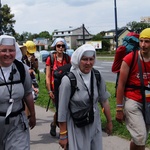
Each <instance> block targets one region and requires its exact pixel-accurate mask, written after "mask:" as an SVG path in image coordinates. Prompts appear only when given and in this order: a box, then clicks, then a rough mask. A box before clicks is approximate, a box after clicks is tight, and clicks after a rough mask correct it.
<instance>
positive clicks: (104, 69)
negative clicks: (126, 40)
mask: <svg viewBox="0 0 150 150" xmlns="http://www.w3.org/2000/svg"><path fill="white" fill-rule="evenodd" d="M112 63H113V62H110V61H96V63H95V65H94V68H96V69H98V70H99V71H100V72H101V74H102V76H103V78H104V80H105V81H107V82H114V83H115V81H116V74H114V73H112V71H111V66H112ZM44 67H45V63H42V62H39V69H40V71H41V72H43V70H44Z"/></svg>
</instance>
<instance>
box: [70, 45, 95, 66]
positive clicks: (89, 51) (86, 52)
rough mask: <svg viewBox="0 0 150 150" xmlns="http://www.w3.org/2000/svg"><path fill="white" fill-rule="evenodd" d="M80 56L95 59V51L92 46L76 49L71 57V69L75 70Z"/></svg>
mask: <svg viewBox="0 0 150 150" xmlns="http://www.w3.org/2000/svg"><path fill="white" fill-rule="evenodd" d="M82 56H87V57H92V56H95V57H96V51H95V48H94V46H92V45H91V44H84V45H82V46H80V47H79V48H77V49H76V50H75V52H74V53H73V54H72V56H71V64H72V68H71V69H76V68H78V67H79V63H80V60H81V57H82Z"/></svg>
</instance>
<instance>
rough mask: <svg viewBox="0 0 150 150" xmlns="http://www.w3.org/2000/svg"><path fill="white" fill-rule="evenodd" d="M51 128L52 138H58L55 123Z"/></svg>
mask: <svg viewBox="0 0 150 150" xmlns="http://www.w3.org/2000/svg"><path fill="white" fill-rule="evenodd" d="M50 127H51V129H50V134H51V136H56V126H55V125H53V123H51V124H50Z"/></svg>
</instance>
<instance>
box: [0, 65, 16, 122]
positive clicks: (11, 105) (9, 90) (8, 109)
mask: <svg viewBox="0 0 150 150" xmlns="http://www.w3.org/2000/svg"><path fill="white" fill-rule="evenodd" d="M0 70H1V72H2V76H3V78H4V82H5V84H6V86H7V89H8V92H9V97H10V99H9V103H10V105H9V107H8V108H7V112H6V116H5V118H6V120H5V123H6V124H8V123H9V120H8V116H9V115H10V114H11V111H12V107H13V103H14V100H13V99H12V81H13V67H12V68H11V73H10V77H11V79H10V80H11V82H10V88H9V86H8V85H7V82H6V78H5V76H4V72H3V70H2V68H1V66H0Z"/></svg>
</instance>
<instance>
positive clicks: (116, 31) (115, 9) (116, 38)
mask: <svg viewBox="0 0 150 150" xmlns="http://www.w3.org/2000/svg"><path fill="white" fill-rule="evenodd" d="M114 11H115V33H116V36H115V41H116V49H117V48H118V25H117V6H116V0H114Z"/></svg>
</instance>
